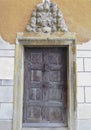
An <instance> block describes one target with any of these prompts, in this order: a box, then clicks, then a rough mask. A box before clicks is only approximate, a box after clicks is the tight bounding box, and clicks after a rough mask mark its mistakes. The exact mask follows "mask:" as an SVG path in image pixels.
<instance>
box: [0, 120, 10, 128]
mask: <svg viewBox="0 0 91 130" xmlns="http://www.w3.org/2000/svg"><path fill="white" fill-rule="evenodd" d="M11 129H12V120H10V121H2V120H1V121H0V130H11Z"/></svg>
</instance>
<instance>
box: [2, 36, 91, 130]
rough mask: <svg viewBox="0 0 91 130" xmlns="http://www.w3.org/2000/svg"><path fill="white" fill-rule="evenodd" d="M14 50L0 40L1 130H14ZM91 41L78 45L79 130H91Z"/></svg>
mask: <svg viewBox="0 0 91 130" xmlns="http://www.w3.org/2000/svg"><path fill="white" fill-rule="evenodd" d="M14 50H15V46H14V45H10V44H9V43H7V42H5V41H4V40H3V39H2V38H0V68H1V70H0V130H12V117H13V85H14V83H13V78H14ZM90 93H91V41H89V42H88V43H86V44H82V45H77V100H78V107H77V109H78V130H86V129H87V130H91V94H90Z"/></svg>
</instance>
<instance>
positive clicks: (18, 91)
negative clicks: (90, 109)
mask: <svg viewBox="0 0 91 130" xmlns="http://www.w3.org/2000/svg"><path fill="white" fill-rule="evenodd" d="M25 46H26V47H67V116H68V126H67V127H60V128H54V129H56V130H76V126H77V123H76V119H77V110H76V109H77V96H76V94H77V88H76V38H75V35H74V34H70V36H68V35H67V36H66V37H65V38H64V37H56V36H54V37H51V36H50V37H48V36H46V37H38V36H36V35H35V36H34V37H33V36H31V35H30V36H23V35H22V36H21V35H20V34H18V36H17V39H16V47H15V67H14V107H13V108H14V112H13V126H12V130H33V129H34V130H35V128H22V112H23V111H22V110H23V87H24V86H23V82H24V47H25ZM47 128H49V127H47ZM41 129H42V130H45V129H46V128H36V130H41ZM49 129H53V128H49ZM49 129H48V130H49Z"/></svg>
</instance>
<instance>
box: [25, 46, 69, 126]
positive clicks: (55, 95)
mask: <svg viewBox="0 0 91 130" xmlns="http://www.w3.org/2000/svg"><path fill="white" fill-rule="evenodd" d="M24 56H25V57H24V96H23V125H24V126H26V127H27V126H28V127H42V126H43V127H61V126H65V125H67V123H66V122H67V49H66V48H64V47H62V48H60V47H59V48H57V47H55V48H54V47H49V48H42V47H40V48H29V47H28V48H27V47H25V53H24Z"/></svg>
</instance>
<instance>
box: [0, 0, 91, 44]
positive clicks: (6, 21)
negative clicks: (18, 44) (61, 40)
mask: <svg viewBox="0 0 91 130" xmlns="http://www.w3.org/2000/svg"><path fill="white" fill-rule="evenodd" d="M41 1H42V0H0V35H2V37H3V38H4V39H5V40H6V41H8V42H10V43H15V38H16V33H17V32H23V31H25V26H26V24H27V23H28V20H29V18H30V15H31V13H32V10H33V8H34V7H35V6H36V4H38V3H40V2H41ZM51 1H52V2H55V3H57V5H58V7H59V9H60V10H61V11H62V12H63V15H64V19H65V21H66V24H67V26H68V28H69V31H71V32H76V34H77V37H78V40H79V41H82V42H83V41H87V40H89V39H91V0H75V1H74V0H51Z"/></svg>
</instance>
